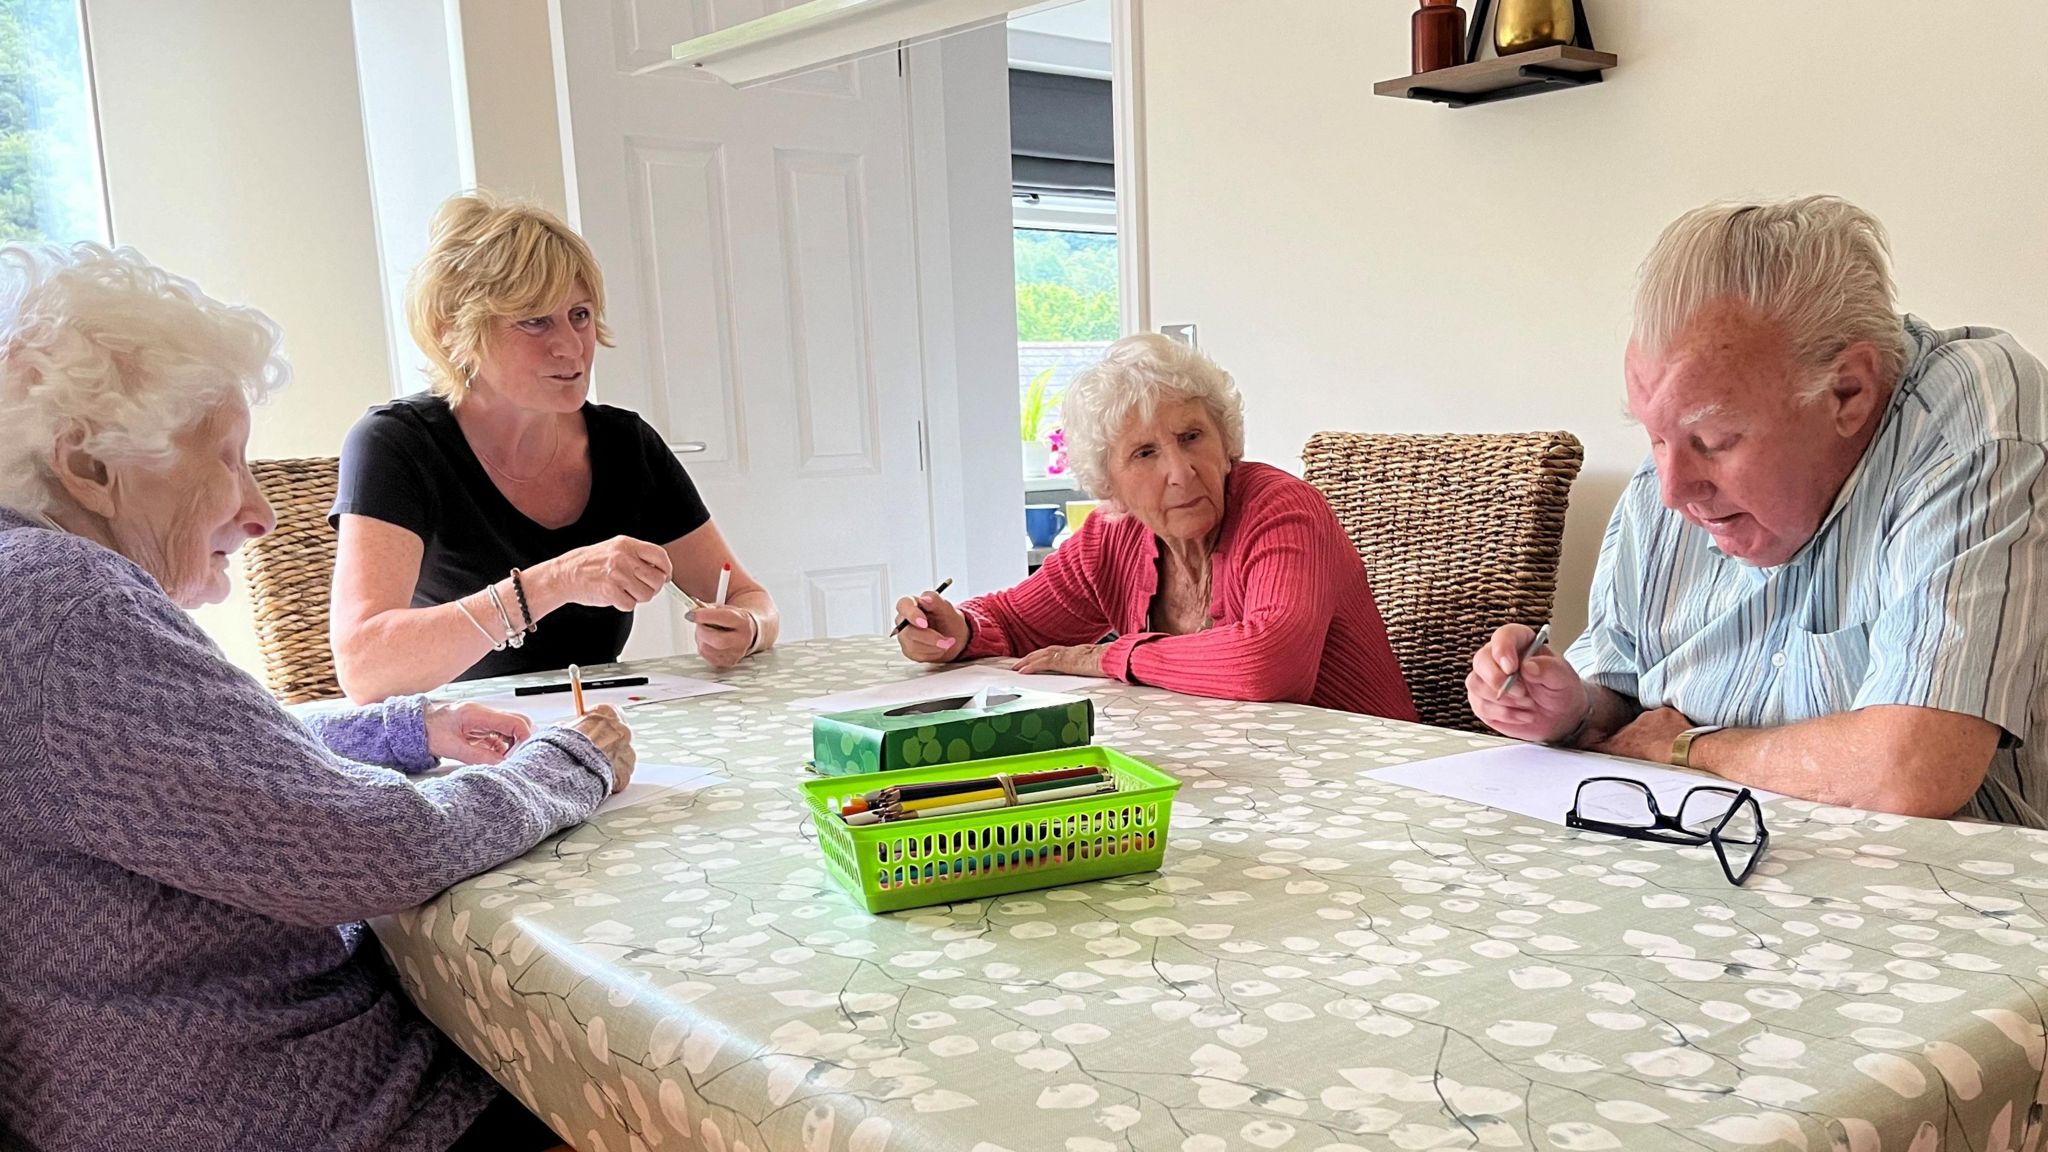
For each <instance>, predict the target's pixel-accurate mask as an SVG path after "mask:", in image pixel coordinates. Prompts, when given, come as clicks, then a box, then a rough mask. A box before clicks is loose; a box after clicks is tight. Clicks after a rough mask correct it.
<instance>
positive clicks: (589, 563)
mask: <svg viewBox="0 0 2048 1152" xmlns="http://www.w3.org/2000/svg"><path fill="white" fill-rule="evenodd" d="M671 575H673V569H672V565H671V563H670V561H669V556H668V551H667V550H666V549H664V548H662V547H661V545H659V544H649V543H648V542H647V541H645V540H635V539H634V538H632V537H631V536H614V537H612V538H611V539H609V540H607V541H605V542H604V543H602V544H592V545H590V546H588V547H585V548H577V549H573V550H571V551H568V552H564V553H562V554H561V555H560V556H557V557H555V558H554V559H553V560H549V561H547V562H545V563H542V564H536V565H534V566H533V568H532V569H531V570H530V571H529V572H527V573H526V579H528V580H531V581H533V582H534V583H535V584H536V585H537V586H538V588H539V590H540V591H541V595H540V596H539V597H537V598H538V599H542V600H544V601H547V602H551V603H559V604H588V605H591V606H592V607H596V608H616V609H618V610H619V611H621V612H631V611H632V610H633V609H635V608H637V607H639V606H640V605H642V604H645V603H647V602H648V601H649V600H652V599H654V598H655V597H656V596H659V595H661V589H662V585H664V584H667V583H668V582H669V577H670V576H671ZM537 614H540V615H545V612H539V613H537Z"/></svg>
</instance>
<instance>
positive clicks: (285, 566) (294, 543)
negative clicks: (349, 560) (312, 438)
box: [242, 456, 341, 704]
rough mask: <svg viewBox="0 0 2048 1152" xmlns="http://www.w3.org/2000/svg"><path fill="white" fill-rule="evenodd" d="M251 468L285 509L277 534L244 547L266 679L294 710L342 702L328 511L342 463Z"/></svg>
mask: <svg viewBox="0 0 2048 1152" xmlns="http://www.w3.org/2000/svg"><path fill="white" fill-rule="evenodd" d="M250 468H251V470H253V471H254V472H255V473H256V485H257V487H259V488H261V489H262V490H263V495H264V496H265V497H267V498H268V499H269V500H270V506H271V507H272V508H274V509H276V511H277V531H275V532H272V533H271V534H270V535H268V536H265V537H264V538H263V539H261V540H257V541H255V542H253V543H251V544H250V545H249V546H248V547H246V548H244V549H242V572H243V575H244V576H246V577H247V578H248V581H249V599H250V602H251V603H252V605H253V606H254V608H255V614H256V644H257V646H258V647H259V648H260V649H262V652H263V678H264V680H265V681H267V682H268V684H269V687H270V691H271V694H272V695H274V696H276V697H277V698H278V699H279V700H281V701H283V702H284V703H286V704H299V703H303V702H305V701H308V700H331V699H334V698H335V697H337V696H340V695H341V684H340V683H339V682H338V681H337V680H336V679H335V677H334V652H333V650H332V649H330V648H329V647H328V644H327V603H328V599H329V597H330V595H331V590H332V585H333V580H334V529H333V528H330V527H329V526H328V524H327V511H328V509H330V508H332V507H333V506H334V489H335V485H336V483H337V482H338V481H339V478H340V473H341V462H340V461H338V460H336V459H334V458H333V457H331V456H320V457H314V458H312V459H304V460H257V461H253V462H251V464H250Z"/></svg>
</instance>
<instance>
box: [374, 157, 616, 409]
mask: <svg viewBox="0 0 2048 1152" xmlns="http://www.w3.org/2000/svg"><path fill="white" fill-rule="evenodd" d="M428 235H429V237H430V241H429V243H428V245H427V254H426V257H425V258H424V259H422V260H421V261H420V262H419V265H418V266H417V267H415V268H414V269H413V270H412V282H411V284H410V286H409V287H408V288H407V292H406V303H405V315H406V323H407V325H408V326H409V327H410V328H411V329H412V339H413V343H415V344H418V345H419V348H420V351H422V352H424V353H426V355H427V361H428V365H427V377H428V380H427V383H428V386H429V387H430V388H432V389H433V391H434V394H435V395H437V396H440V397H442V398H444V399H446V400H447V401H448V403H449V404H451V405H453V404H459V403H461V402H462V397H463V396H464V395H465V394H466V393H467V392H468V390H469V383H470V379H471V378H472V377H473V376H474V375H475V374H476V368H477V363H478V362H479V361H480V360H482V359H483V355H484V351H485V349H486V348H487V347H488V345H489V344H490V339H491V334H492V331H493V328H494V322H495V321H498V320H504V319H509V318H522V319H523V318H525V317H528V316H538V315H540V314H542V313H544V312H547V311H549V310H551V309H553V308H556V307H558V306H559V305H560V304H561V303H562V302H563V301H564V300H566V299H568V297H569V294H570V293H571V292H573V291H575V289H576V285H577V284H579V283H580V284H582V285H583V287H584V289H585V290H587V291H588V292H589V293H590V307H591V311H592V313H593V314H594V315H595V317H596V320H597V342H598V343H600V344H602V345H604V346H605V347H607V348H609V347H611V343H612V334H611V329H609V328H607V327H605V323H604V273H603V272H602V271H600V270H599V269H598V266H597V257H595V256H593V255H591V252H590V245H588V244H586V243H584V241H583V237H581V236H578V235H577V234H576V233H575V231H574V230H573V229H571V228H570V227H569V226H568V225H567V224H564V223H562V221H561V220H560V219H559V218H558V217H556V216H555V214H554V213H552V212H549V211H548V210H546V209H545V208H541V207H538V206H537V205H533V204H527V203H524V202H521V201H517V200H504V199H500V198H499V197H496V196H493V195H492V194H490V193H489V192H484V191H481V190H479V191H474V192H465V193H463V194H461V195H459V196H451V197H449V198H448V200H447V201H446V202H445V203H443V204H442V205H441V207H440V210H439V211H437V212H435V213H434V222H433V224H432V226H431V227H430V229H429V232H428Z"/></svg>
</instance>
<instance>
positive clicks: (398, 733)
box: [305, 696, 439, 772]
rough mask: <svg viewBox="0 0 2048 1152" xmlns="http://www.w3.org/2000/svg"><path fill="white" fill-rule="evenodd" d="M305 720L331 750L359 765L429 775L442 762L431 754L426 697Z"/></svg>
mask: <svg viewBox="0 0 2048 1152" xmlns="http://www.w3.org/2000/svg"><path fill="white" fill-rule="evenodd" d="M305 720H306V726H307V727H308V728H311V729H312V730H313V735H314V736H316V737H318V738H319V740H320V743H322V744H325V745H326V746H327V749H328V751H330V752H333V753H334V754H335V755H337V756H340V757H343V758H345V759H349V760H354V761H355V762H356V763H358V764H377V765H381V766H383V767H386V768H396V769H398V770H399V771H401V772H425V771H426V770H427V769H429V768H432V767H434V766H435V765H436V764H437V763H439V761H438V760H437V759H436V758H435V756H434V754H433V753H431V752H429V751H427V698H426V697H425V696H396V697H393V698H392V699H390V700H386V701H385V702H384V703H382V704H372V705H369V706H368V707H365V708H343V709H337V710H335V711H332V712H315V713H312V714H310V715H308V716H307V717H306V718H305Z"/></svg>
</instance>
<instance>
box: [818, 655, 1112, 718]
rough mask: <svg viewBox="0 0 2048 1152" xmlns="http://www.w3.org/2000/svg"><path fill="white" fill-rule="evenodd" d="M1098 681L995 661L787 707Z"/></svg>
mask: <svg viewBox="0 0 2048 1152" xmlns="http://www.w3.org/2000/svg"><path fill="white" fill-rule="evenodd" d="M1100 683H1102V681H1101V680H1097V679H1094V678H1092V677H1088V676H1051V675H1043V674H1041V675H1035V676H1027V675H1024V674H1022V673H1018V672H1012V671H1011V670H1010V669H1008V668H1005V667H1002V666H1001V665H997V664H968V665H965V666H964V667H960V668H948V669H946V670H945V671H944V672H932V673H928V674H926V675H923V676H917V677H913V678H911V679H909V680H896V681H892V682H890V683H887V684H875V685H871V686H869V687H866V688H856V689H853V690H852V691H850V692H835V693H833V694H832V695H830V696H813V697H811V698H809V699H806V700H792V701H790V702H789V706H790V707H791V708H802V709H805V710H807V711H811V712H851V711H853V710H854V709H857V708H893V707H895V706H896V705H898V704H915V703H917V702H918V701H920V700H931V699H935V698H937V697H940V696H972V695H974V694H975V693H976V692H979V691H981V690H982V689H984V688H1028V689H1030V690H1031V691H1033V692H1065V691H1070V690H1072V689H1076V688H1086V687H1088V686H1090V685H1093V684H1100Z"/></svg>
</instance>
